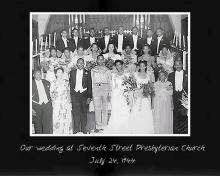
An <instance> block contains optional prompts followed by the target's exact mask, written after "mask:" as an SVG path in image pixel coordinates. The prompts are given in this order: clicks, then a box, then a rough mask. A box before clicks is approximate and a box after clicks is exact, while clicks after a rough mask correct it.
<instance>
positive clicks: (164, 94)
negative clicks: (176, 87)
mask: <svg viewBox="0 0 220 176" xmlns="http://www.w3.org/2000/svg"><path fill="white" fill-rule="evenodd" d="M169 86H170V89H169V90H167V87H169ZM154 87H155V97H154V100H153V107H154V108H153V113H154V122H155V132H156V134H173V110H172V94H173V89H172V84H171V82H169V81H166V82H164V83H162V82H161V81H157V82H156V83H155V84H154Z"/></svg>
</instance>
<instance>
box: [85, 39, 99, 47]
mask: <svg viewBox="0 0 220 176" xmlns="http://www.w3.org/2000/svg"><path fill="white" fill-rule="evenodd" d="M95 43H97V44H98V39H97V38H96V37H95ZM90 46H91V43H90V37H88V38H86V39H84V40H83V48H84V49H88V48H89V47H90Z"/></svg>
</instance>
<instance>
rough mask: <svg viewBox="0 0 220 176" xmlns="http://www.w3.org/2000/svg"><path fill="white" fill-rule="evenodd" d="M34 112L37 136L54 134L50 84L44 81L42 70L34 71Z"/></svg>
mask: <svg viewBox="0 0 220 176" xmlns="http://www.w3.org/2000/svg"><path fill="white" fill-rule="evenodd" d="M32 109H33V110H32V112H33V113H34V115H35V117H34V128H35V133H36V134H52V133H53V119H52V102H51V98H50V82H49V81H47V80H45V79H42V75H41V70H40V69H36V70H35V71H34V80H33V81H32Z"/></svg>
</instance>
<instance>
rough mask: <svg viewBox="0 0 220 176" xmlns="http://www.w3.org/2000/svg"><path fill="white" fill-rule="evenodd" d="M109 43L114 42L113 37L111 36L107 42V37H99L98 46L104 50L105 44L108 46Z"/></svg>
mask: <svg viewBox="0 0 220 176" xmlns="http://www.w3.org/2000/svg"><path fill="white" fill-rule="evenodd" d="M109 43H113V37H111V36H110V37H109V41H108V43H107V44H105V37H102V38H100V39H99V41H98V47H99V48H100V49H101V50H104V49H105V45H106V46H108V44H109Z"/></svg>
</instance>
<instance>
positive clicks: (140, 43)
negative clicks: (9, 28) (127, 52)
mask: <svg viewBox="0 0 220 176" xmlns="http://www.w3.org/2000/svg"><path fill="white" fill-rule="evenodd" d="M128 44H129V45H130V47H131V49H133V48H134V41H133V35H130V36H129V37H128ZM143 46H144V39H143V38H142V37H141V36H138V38H137V50H136V52H137V55H138V56H140V54H141V50H142V48H143Z"/></svg>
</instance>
